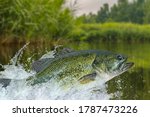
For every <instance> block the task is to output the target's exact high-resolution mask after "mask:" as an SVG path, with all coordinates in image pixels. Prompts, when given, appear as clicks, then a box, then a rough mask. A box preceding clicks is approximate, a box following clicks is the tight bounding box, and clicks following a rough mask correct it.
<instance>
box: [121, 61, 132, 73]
mask: <svg viewBox="0 0 150 117" xmlns="http://www.w3.org/2000/svg"><path fill="white" fill-rule="evenodd" d="M133 65H134V63H133V62H126V61H124V62H122V63H121V64H120V70H121V71H127V70H128V69H129V68H131V67H132V66H133Z"/></svg>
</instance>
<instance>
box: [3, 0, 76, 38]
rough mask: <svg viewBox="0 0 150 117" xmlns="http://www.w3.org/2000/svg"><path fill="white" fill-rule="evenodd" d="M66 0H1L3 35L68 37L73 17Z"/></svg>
mask: <svg viewBox="0 0 150 117" xmlns="http://www.w3.org/2000/svg"><path fill="white" fill-rule="evenodd" d="M64 2H65V0H0V34H1V37H2V36H6V37H7V36H11V37H12V38H17V39H20V38H24V39H31V38H42V39H44V38H49V39H59V38H65V37H67V35H68V33H70V30H71V29H72V28H73V24H74V21H73V16H72V13H71V11H70V10H69V9H67V8H63V7H62V5H63V4H64Z"/></svg>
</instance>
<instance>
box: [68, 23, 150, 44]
mask: <svg viewBox="0 0 150 117" xmlns="http://www.w3.org/2000/svg"><path fill="white" fill-rule="evenodd" d="M70 38H71V39H73V40H84V41H85V40H86V41H92V40H101V41H114V42H118V41H131V42H139V41H150V25H140V24H132V23H104V24H81V25H78V26H77V27H76V28H75V29H74V30H73V32H72V34H71V36H70Z"/></svg>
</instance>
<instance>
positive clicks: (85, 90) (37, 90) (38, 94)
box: [0, 44, 112, 100]
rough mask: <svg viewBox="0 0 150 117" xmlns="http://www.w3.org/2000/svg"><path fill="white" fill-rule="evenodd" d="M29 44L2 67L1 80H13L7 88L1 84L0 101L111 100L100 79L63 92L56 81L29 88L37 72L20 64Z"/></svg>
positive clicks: (105, 86) (48, 55) (74, 86)
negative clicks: (32, 77) (28, 80)
mask: <svg viewBox="0 0 150 117" xmlns="http://www.w3.org/2000/svg"><path fill="white" fill-rule="evenodd" d="M27 45H28V44H26V45H25V46H23V47H22V48H21V49H20V50H19V51H18V52H17V53H16V55H15V56H14V57H13V58H12V59H11V60H10V63H11V64H8V65H2V67H3V69H4V70H3V71H0V79H11V82H10V84H9V85H8V86H7V87H3V86H2V85H1V84H0V99H11V100H12V99H17V100H18V99H32V100H34V99H43V100H44V99H46V100H48V99H53V100H59V99H65V100H66V99H94V100H96V99H110V98H111V97H112V95H111V94H108V93H107V85H106V84H105V83H104V81H102V80H101V79H100V78H98V76H97V78H96V80H95V81H94V82H92V83H89V84H86V85H79V84H74V85H72V86H71V87H70V88H69V89H68V90H63V89H62V88H61V87H60V86H59V85H58V84H57V83H56V82H55V80H51V81H49V82H47V83H44V84H40V85H35V86H27V85H26V82H25V79H26V78H28V77H30V76H33V75H35V72H34V71H32V70H30V71H26V70H25V68H24V66H23V65H22V64H20V63H19V60H20V59H21V56H22V54H23V50H24V49H25V48H26V47H27ZM53 54H54V51H50V52H48V53H47V54H45V55H43V56H42V57H41V58H48V57H49V58H53V57H54V56H53Z"/></svg>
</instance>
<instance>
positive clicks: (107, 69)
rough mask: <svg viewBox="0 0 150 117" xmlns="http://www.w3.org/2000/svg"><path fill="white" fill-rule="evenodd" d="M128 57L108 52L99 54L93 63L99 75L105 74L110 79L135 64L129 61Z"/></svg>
mask: <svg viewBox="0 0 150 117" xmlns="http://www.w3.org/2000/svg"><path fill="white" fill-rule="evenodd" d="M127 59H128V57H126V56H124V55H122V54H114V53H111V52H108V53H107V52H106V53H103V54H98V55H97V56H96V58H95V60H94V62H93V64H92V65H93V67H94V68H95V69H96V72H97V73H98V74H99V75H101V74H105V75H107V76H109V78H108V79H107V80H110V79H112V78H113V77H115V76H118V75H120V74H122V73H124V72H125V71H127V70H128V69H129V68H131V67H132V66H133V65H134V63H133V62H127Z"/></svg>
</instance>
